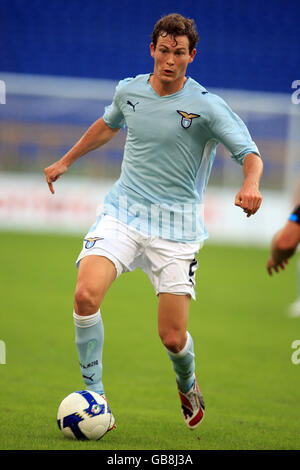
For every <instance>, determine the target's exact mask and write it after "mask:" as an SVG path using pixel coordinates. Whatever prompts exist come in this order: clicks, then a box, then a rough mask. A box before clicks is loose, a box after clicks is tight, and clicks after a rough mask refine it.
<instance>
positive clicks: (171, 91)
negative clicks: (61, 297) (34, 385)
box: [44, 14, 263, 429]
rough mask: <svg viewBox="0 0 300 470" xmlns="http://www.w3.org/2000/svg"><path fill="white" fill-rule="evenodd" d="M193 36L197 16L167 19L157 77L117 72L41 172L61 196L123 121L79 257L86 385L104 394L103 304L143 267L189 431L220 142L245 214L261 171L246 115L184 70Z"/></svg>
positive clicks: (198, 409)
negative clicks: (124, 277) (195, 314)
mask: <svg viewBox="0 0 300 470" xmlns="http://www.w3.org/2000/svg"><path fill="white" fill-rule="evenodd" d="M198 40H199V38H198V34H197V31H196V27H195V23H194V21H193V20H192V19H188V18H185V17H183V16H181V15H179V14H170V15H167V16H165V17H163V18H161V19H160V20H159V21H158V22H157V24H156V25H155V27H154V30H153V33H152V42H151V45H150V53H151V56H152V58H153V59H154V70H153V73H146V74H143V75H138V76H136V77H135V78H127V79H124V80H122V81H121V82H120V83H119V85H118V86H117V88H116V91H115V95H114V97H113V101H112V104H111V105H110V106H108V107H107V108H106V109H105V112H104V115H103V116H102V117H101V118H100V119H98V120H97V121H96V122H95V123H94V124H92V126H91V127H90V128H89V129H88V130H87V132H86V133H85V134H84V135H83V137H82V138H81V139H80V140H79V141H78V142H77V143H76V144H75V145H74V147H72V148H71V150H69V151H68V152H67V153H66V154H65V155H64V156H63V157H62V158H61V159H60V160H59V161H57V162H56V163H54V164H53V165H51V166H49V167H48V168H46V169H45V170H44V172H45V175H46V180H47V183H48V185H49V188H50V191H51V192H52V193H54V188H53V182H55V181H56V180H57V178H59V177H60V176H61V175H63V174H64V173H65V172H66V171H67V169H68V168H69V167H70V165H71V164H73V163H74V162H75V161H76V160H77V159H78V158H80V157H82V156H83V155H85V154H86V153H87V152H90V151H92V150H94V149H96V148H98V147H99V146H101V145H104V144H105V143H106V142H108V141H109V140H110V139H112V138H113V137H114V136H115V135H116V134H117V133H118V132H119V130H120V128H122V127H124V126H126V127H127V138H126V144H125V150H124V157H123V163H122V170H121V175H120V178H119V179H118V181H116V183H115V184H114V185H113V186H112V188H111V190H110V191H109V193H108V194H107V195H106V198H105V201H104V209H103V211H102V213H101V215H100V216H99V217H98V219H97V220H96V222H95V224H94V225H93V226H92V227H91V229H90V230H89V232H88V234H87V235H86V237H85V239H84V242H83V249H82V251H81V253H80V254H79V257H78V259H77V266H78V279H77V284H76V289H75V302H74V321H75V330H76V336H75V341H76V345H77V349H78V354H79V361H80V367H81V372H82V376H83V378H84V381H85V384H86V387H87V389H88V390H93V391H96V392H98V393H100V394H104V388H103V384H102V348H103V338H104V334H103V323H102V318H101V315H100V306H101V303H102V301H103V298H104V296H105V294H106V292H107V290H108V289H109V287H110V285H111V284H112V282H113V281H114V280H115V279H116V277H118V276H120V275H121V274H122V273H124V272H126V271H133V270H134V269H135V268H137V267H140V268H141V269H142V270H143V271H144V272H145V273H146V274H147V275H148V277H149V279H150V281H151V282H152V284H153V287H154V290H155V293H156V295H157V296H158V333H159V336H160V338H161V340H162V343H163V345H164V347H165V348H166V351H167V354H168V356H169V358H170V360H171V363H172V365H173V368H174V371H175V374H176V381H177V387H178V392H179V397H180V402H181V408H182V414H183V418H184V421H185V423H186V424H187V426H188V427H189V428H190V429H193V428H195V427H196V426H198V424H199V423H200V422H201V420H202V418H203V415H204V401H203V397H202V394H201V392H200V389H199V386H198V383H197V379H196V376H195V354H194V347H193V338H192V335H191V334H190V332H188V331H187V324H188V313H189V305H190V300H191V298H193V299H195V272H196V269H197V261H196V254H197V252H198V251H199V249H200V248H201V246H202V244H203V242H204V240H205V239H206V238H207V236H208V234H207V231H206V228H205V224H204V221H203V196H204V192H205V189H206V185H207V181H208V178H209V175H210V171H211V167H212V164H213V160H214V157H215V152H216V146H217V145H218V143H219V142H221V143H223V144H224V145H225V146H226V147H227V149H229V151H230V152H231V155H232V158H233V159H234V160H235V161H236V162H237V163H239V164H240V165H242V168H243V174H244V178H243V181H242V184H241V188H240V190H239V191H238V193H237V195H236V198H235V205H237V206H239V207H241V208H242V210H243V211H244V212H245V213H246V215H247V217H250V216H252V215H253V214H255V213H256V211H257V210H258V209H259V207H260V204H261V201H262V197H261V194H260V191H259V182H260V179H261V175H262V169H263V164H262V160H261V158H260V154H259V151H258V149H257V146H256V145H255V143H254V142H253V141H252V139H251V137H250V134H249V132H248V130H247V128H246V126H245V125H244V123H243V122H242V121H241V119H240V118H239V117H238V116H237V115H236V114H235V113H234V112H233V111H232V110H231V109H230V108H229V106H228V105H227V104H226V103H225V102H224V101H223V100H222V99H221V98H220V97H218V96H216V95H214V94H212V93H210V92H208V91H207V90H206V89H205V88H204V87H203V86H202V85H200V84H199V83H197V82H196V81H195V80H193V79H192V78H190V77H188V76H186V70H187V67H188V65H189V64H190V63H191V62H193V60H194V58H195V55H196V44H197V42H198ZM197 184H198V188H199V190H197Z"/></svg>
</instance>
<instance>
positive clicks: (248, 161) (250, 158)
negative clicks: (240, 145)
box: [235, 153, 263, 217]
mask: <svg viewBox="0 0 300 470" xmlns="http://www.w3.org/2000/svg"><path fill="white" fill-rule="evenodd" d="M243 173H244V181H243V184H242V187H241V189H240V190H239V192H238V193H237V195H236V198H235V205H236V206H239V207H241V208H242V209H243V211H244V212H245V213H246V214H247V217H250V216H251V215H253V214H255V213H256V212H257V211H258V209H259V208H260V206H261V202H262V195H261V193H260V191H259V184H260V180H261V177H262V173H263V162H262V159H261V158H260V157H259V156H258V155H256V154H254V153H249V154H248V155H246V157H245V160H244V164H243Z"/></svg>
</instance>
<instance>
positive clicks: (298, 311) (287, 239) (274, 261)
mask: <svg viewBox="0 0 300 470" xmlns="http://www.w3.org/2000/svg"><path fill="white" fill-rule="evenodd" d="M299 243H300V205H297V206H296V207H295V209H294V210H293V212H292V213H291V215H290V216H289V218H288V221H287V222H286V224H285V225H284V227H283V228H282V229H280V230H279V231H278V232H277V233H276V234H275V235H274V238H273V240H272V243H271V254H270V258H269V259H268V262H267V270H268V273H269V274H270V275H271V276H272V274H273V272H274V271H275V272H277V273H278V272H280V270H281V269H285V266H286V265H287V264H288V260H289V258H291V256H293V255H294V253H295V252H296V250H297V247H298V245H299ZM293 307H294V308H293V309H291V310H290V316H292V317H299V316H300V308H299V305H297V302H295V304H294V306H293Z"/></svg>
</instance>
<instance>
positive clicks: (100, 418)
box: [57, 390, 114, 441]
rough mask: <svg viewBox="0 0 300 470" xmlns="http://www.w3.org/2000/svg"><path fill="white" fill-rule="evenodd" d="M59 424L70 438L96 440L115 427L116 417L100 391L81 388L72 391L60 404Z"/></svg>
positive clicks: (64, 433) (58, 412)
mask: <svg viewBox="0 0 300 470" xmlns="http://www.w3.org/2000/svg"><path fill="white" fill-rule="evenodd" d="M57 424H58V427H59V429H60V430H61V432H62V433H63V435H64V436H66V437H68V438H70V439H78V440H81V439H88V440H93V441H96V440H99V439H101V438H102V437H103V436H104V434H105V433H106V432H107V431H108V430H109V429H111V428H112V427H113V425H114V417H113V415H112V413H111V411H110V408H109V406H108V403H107V401H106V400H105V399H104V398H103V397H102V396H101V395H99V393H96V392H91V391H88V390H79V391H77V392H73V393H70V395H68V396H67V397H66V398H64V399H63V401H62V402H61V404H60V405H59V407H58V411H57Z"/></svg>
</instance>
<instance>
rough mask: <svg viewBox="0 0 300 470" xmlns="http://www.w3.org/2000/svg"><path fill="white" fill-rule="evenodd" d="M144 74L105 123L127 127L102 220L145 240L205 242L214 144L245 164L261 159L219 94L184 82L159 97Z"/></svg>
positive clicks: (128, 82) (129, 82) (117, 100)
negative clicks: (131, 230) (142, 235)
mask: <svg viewBox="0 0 300 470" xmlns="http://www.w3.org/2000/svg"><path fill="white" fill-rule="evenodd" d="M149 77H150V75H149V74H145V75H138V76H137V77H135V78H127V79H125V80H122V81H121V82H120V83H119V85H118V86H117V88H116V92H115V95H114V98H113V102H112V104H111V105H110V106H108V107H107V108H106V109H105V113H104V116H103V119H104V121H105V123H106V124H107V125H108V126H110V127H111V128H120V127H125V126H126V127H127V129H128V132H127V138H126V144H125V150H124V158H123V162H122V169H121V175H120V178H119V179H118V181H117V182H116V183H115V184H114V185H113V186H112V188H111V190H110V191H109V193H108V194H107V196H106V198H105V206H104V212H103V213H104V214H109V215H112V216H114V217H116V218H117V219H119V220H121V221H122V222H125V223H126V224H130V225H131V226H132V227H134V228H136V229H137V230H140V231H141V232H143V233H145V234H146V235H149V236H160V237H162V238H166V239H168V240H173V241H178V242H201V241H203V240H204V239H206V238H207V237H208V233H207V230H206V227H205V223H204V219H203V196H204V192H205V189H206V186H207V182H208V178H209V175H210V172H211V167H212V164H213V161H214V158H215V153H216V146H217V145H218V143H219V142H221V143H222V144H224V146H225V147H226V148H227V149H228V150H229V151H230V153H231V155H232V158H233V159H234V160H236V161H237V162H238V163H239V164H241V165H242V164H243V161H244V158H245V156H246V155H247V154H248V153H256V154H258V155H259V152H258V149H257V147H256V145H255V143H254V142H253V141H252V139H251V136H250V134H249V132H248V130H247V128H246V126H245V124H244V123H243V122H242V121H241V119H240V118H239V117H238V116H237V115H236V114H235V113H234V112H233V111H232V110H231V109H230V108H229V106H228V105H227V104H226V103H225V102H224V101H223V100H222V99H221V98H220V97H218V96H217V95H214V94H212V93H209V92H208V91H206V89H205V88H203V87H202V86H201V85H200V84H199V83H197V82H196V81H195V80H193V79H191V78H188V79H187V81H186V82H185V85H184V87H183V88H182V89H181V90H180V91H178V92H177V93H173V94H171V95H167V96H159V95H158V94H157V93H156V92H155V91H154V89H153V88H152V87H151V85H150V83H149Z"/></svg>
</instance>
